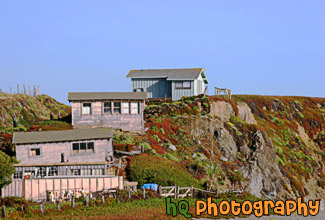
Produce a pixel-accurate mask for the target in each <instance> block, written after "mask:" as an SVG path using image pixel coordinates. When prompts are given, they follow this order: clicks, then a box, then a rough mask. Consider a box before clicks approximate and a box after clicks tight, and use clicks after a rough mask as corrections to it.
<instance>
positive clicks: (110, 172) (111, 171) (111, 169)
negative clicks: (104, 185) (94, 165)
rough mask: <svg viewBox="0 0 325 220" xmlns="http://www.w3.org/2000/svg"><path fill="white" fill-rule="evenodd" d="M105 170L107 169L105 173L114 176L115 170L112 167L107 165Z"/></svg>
mask: <svg viewBox="0 0 325 220" xmlns="http://www.w3.org/2000/svg"><path fill="white" fill-rule="evenodd" d="M106 171H107V173H106V174H107V175H112V176H114V175H115V170H114V167H108V168H107V169H106Z"/></svg>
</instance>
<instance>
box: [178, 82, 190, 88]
mask: <svg viewBox="0 0 325 220" xmlns="http://www.w3.org/2000/svg"><path fill="white" fill-rule="evenodd" d="M175 88H176V89H191V81H176V82H175Z"/></svg>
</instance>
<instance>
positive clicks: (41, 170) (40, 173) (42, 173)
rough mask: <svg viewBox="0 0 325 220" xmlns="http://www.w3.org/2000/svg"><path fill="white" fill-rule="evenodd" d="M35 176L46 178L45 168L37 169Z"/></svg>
mask: <svg viewBox="0 0 325 220" xmlns="http://www.w3.org/2000/svg"><path fill="white" fill-rule="evenodd" d="M36 176H37V177H44V176H46V169H45V167H40V168H38V170H37V173H36Z"/></svg>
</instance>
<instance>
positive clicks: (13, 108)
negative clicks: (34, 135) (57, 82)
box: [0, 93, 71, 133]
mask: <svg viewBox="0 0 325 220" xmlns="http://www.w3.org/2000/svg"><path fill="white" fill-rule="evenodd" d="M70 112H71V108H70V106H67V105H65V104H63V103H60V102H58V101H56V100H55V99H54V98H51V97H49V96H47V95H39V96H37V98H34V97H32V96H28V95H25V94H15V95H9V94H5V93H0V128H1V131H2V132H9V133H11V132H12V131H13V130H27V129H28V128H30V126H31V125H33V124H34V123H37V122H39V121H44V120H51V119H58V118H63V117H66V116H67V115H69V114H70Z"/></svg>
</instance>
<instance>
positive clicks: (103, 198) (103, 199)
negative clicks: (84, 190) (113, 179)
mask: <svg viewBox="0 0 325 220" xmlns="http://www.w3.org/2000/svg"><path fill="white" fill-rule="evenodd" d="M102 203H103V204H105V196H104V195H102Z"/></svg>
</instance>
